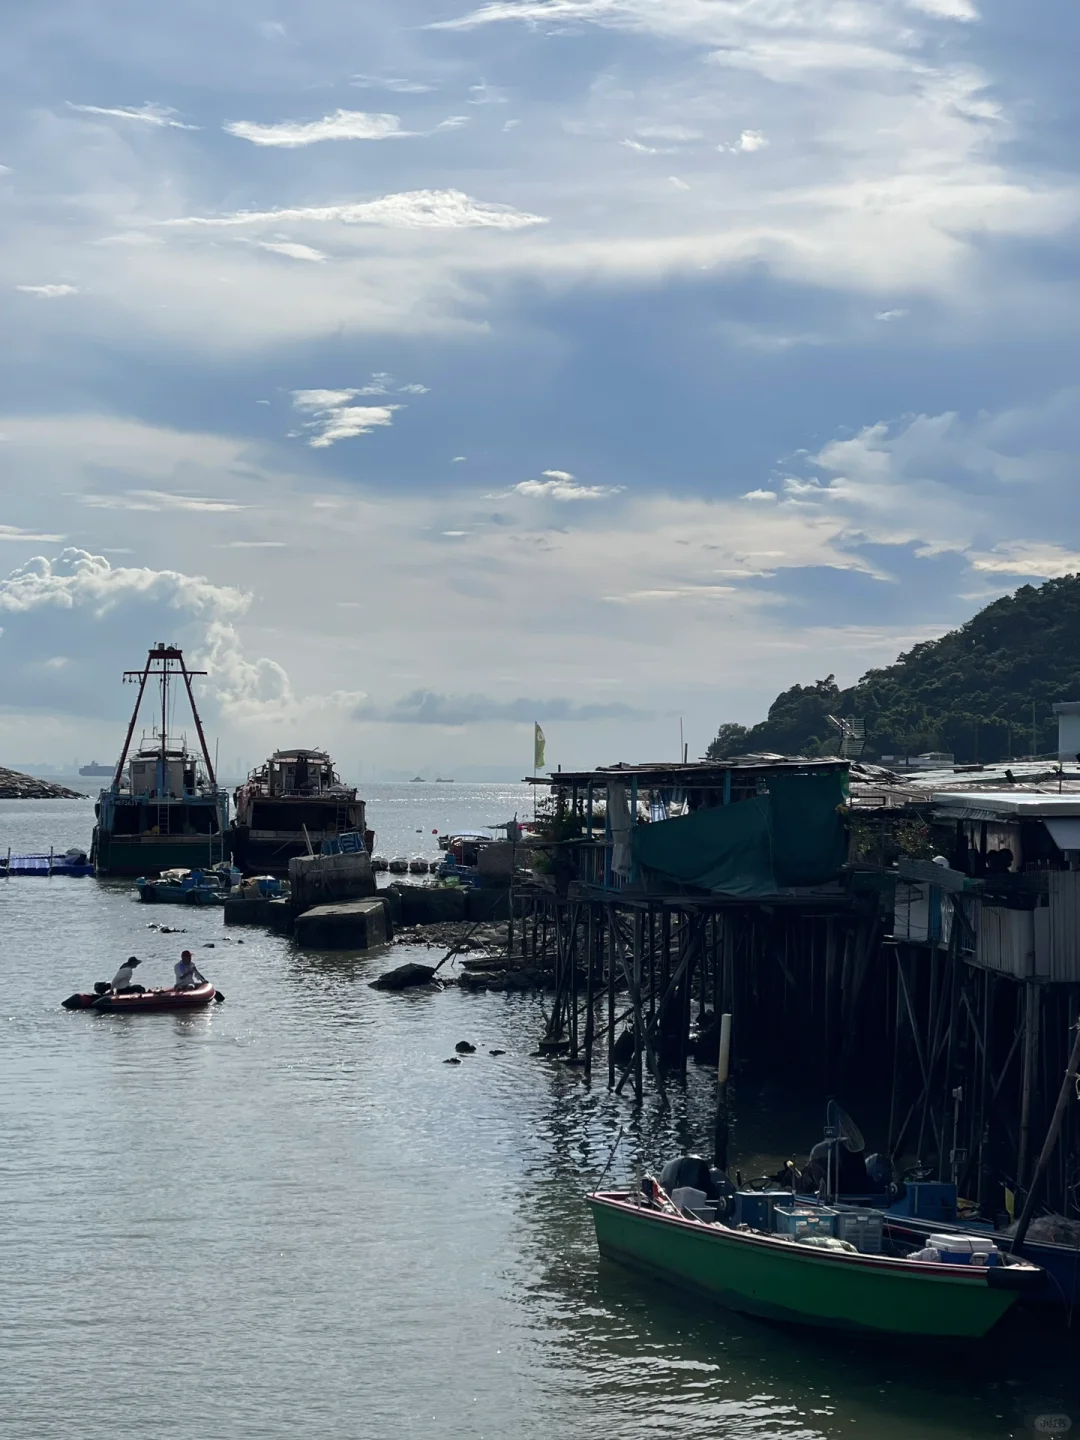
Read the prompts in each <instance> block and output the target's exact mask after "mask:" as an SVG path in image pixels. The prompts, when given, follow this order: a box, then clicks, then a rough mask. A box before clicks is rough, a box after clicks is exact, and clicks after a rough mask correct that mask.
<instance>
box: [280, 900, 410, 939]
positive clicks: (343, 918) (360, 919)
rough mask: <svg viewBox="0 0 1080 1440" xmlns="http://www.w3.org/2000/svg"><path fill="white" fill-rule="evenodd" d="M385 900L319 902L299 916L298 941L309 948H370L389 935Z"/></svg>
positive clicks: (297, 919)
mask: <svg viewBox="0 0 1080 1440" xmlns="http://www.w3.org/2000/svg"><path fill="white" fill-rule="evenodd" d="M386 919H387V915H386V906H385V905H384V904H383V903H382V901H381V900H343V901H339V902H337V903H335V904H332V905H316V906H315V907H314V909H312V910H305V911H304V913H303V914H302V915H298V916H297V917H296V922H295V926H294V931H293V933H294V935H295V937H296V943H297V944H298V945H302V946H303V947H304V948H305V949H307V950H370V949H371V947H372V946H373V945H383V944H385V942H386V939H387V927H386Z"/></svg>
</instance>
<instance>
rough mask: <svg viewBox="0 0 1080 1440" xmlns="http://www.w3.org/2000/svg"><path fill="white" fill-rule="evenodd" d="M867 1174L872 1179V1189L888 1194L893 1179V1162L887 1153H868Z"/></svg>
mask: <svg viewBox="0 0 1080 1440" xmlns="http://www.w3.org/2000/svg"><path fill="white" fill-rule="evenodd" d="M866 1176H867V1179H868V1180H869V1181H870V1188H871V1190H874V1191H877V1192H879V1193H881V1194H883V1195H884V1194H887V1193H888V1191H889V1188H890V1186H891V1185H892V1181H893V1174H892V1163H891V1161H890V1160H889V1157H888V1156H887V1155H878V1154H876V1153H875V1154H873V1155H868V1156H867V1157H866Z"/></svg>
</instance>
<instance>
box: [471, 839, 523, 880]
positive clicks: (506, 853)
mask: <svg viewBox="0 0 1080 1440" xmlns="http://www.w3.org/2000/svg"><path fill="white" fill-rule="evenodd" d="M514 848H515V847H514V846H513V845H511V844H509V843H508V842H507V841H503V840H500V841H499V842H498V843H496V844H495V845H484V846H483V847H482V848H481V850H480V853H479V854H478V855H477V857H476V869H477V871H478V873H479V875H480V883H481V885H498V884H502V885H509V884H510V880H511V878H512V876H513V873H514Z"/></svg>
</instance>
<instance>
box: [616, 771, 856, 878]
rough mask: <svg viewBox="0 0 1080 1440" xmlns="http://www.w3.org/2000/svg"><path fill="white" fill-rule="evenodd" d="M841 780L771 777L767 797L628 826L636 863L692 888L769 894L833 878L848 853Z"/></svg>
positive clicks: (838, 776)
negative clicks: (648, 823) (679, 816)
mask: <svg viewBox="0 0 1080 1440" xmlns="http://www.w3.org/2000/svg"><path fill="white" fill-rule="evenodd" d="M846 804H847V777H846V775H845V774H844V773H843V772H838V771H831V772H829V773H826V774H821V775H770V777H769V793H768V794H767V795H757V796H755V797H754V798H753V799H752V800H739V801H736V802H735V803H734V804H732V805H716V806H712V807H710V808H709V809H703V810H695V811H694V812H693V813H692V814H690V815H686V816H683V817H682V818H681V819H678V820H661V821H659V822H658V823H656V824H652V825H636V826H634V828H633V831H632V832H631V834H632V845H633V854H634V859H635V861H636V862H637V864H638V865H639V866H642V867H643V868H645V869H647V870H652V871H654V872H656V873H657V874H658V875H663V876H666V877H667V878H668V879H671V880H677V881H679V882H681V883H682V884H685V885H692V886H694V887H695V888H696V889H701V890H711V891H717V892H719V893H721V894H726V895H770V894H775V893H776V891H778V890H786V889H789V888H790V887H792V886H796V885H822V884H825V883H827V882H828V881H830V880H835V879H836V877H837V874H838V873H839V870H840V866H841V865H842V864H843V863H844V860H845V858H846V852H847V831H846V827H845V824H844V815H843V811H844V807H845V806H846Z"/></svg>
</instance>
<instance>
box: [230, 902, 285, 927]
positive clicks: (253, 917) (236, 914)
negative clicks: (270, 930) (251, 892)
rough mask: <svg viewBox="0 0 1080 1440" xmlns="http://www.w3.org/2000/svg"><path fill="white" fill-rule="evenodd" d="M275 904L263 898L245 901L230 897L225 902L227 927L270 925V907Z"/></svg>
mask: <svg viewBox="0 0 1080 1440" xmlns="http://www.w3.org/2000/svg"><path fill="white" fill-rule="evenodd" d="M273 903H274V902H273V901H272V900H267V899H265V898H264V897H263V896H261V895H260V896H258V897H257V898H256V899H253V900H244V899H243V898H241V897H240V896H235V895H230V896H229V898H228V899H227V900H226V901H225V924H226V925H269V924H270V920H271V918H272V917H271V915H270V906H271V905H272V904H273Z"/></svg>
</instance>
